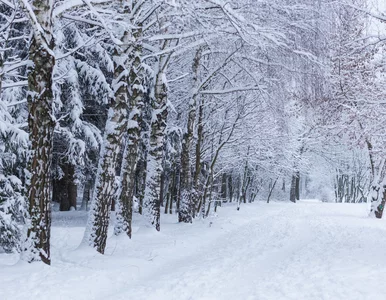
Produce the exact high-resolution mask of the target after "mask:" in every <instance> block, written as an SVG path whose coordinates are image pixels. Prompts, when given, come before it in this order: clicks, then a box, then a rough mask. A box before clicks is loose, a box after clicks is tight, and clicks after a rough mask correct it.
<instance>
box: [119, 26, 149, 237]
mask: <svg viewBox="0 0 386 300" xmlns="http://www.w3.org/2000/svg"><path fill="white" fill-rule="evenodd" d="M140 33H141V32H140V30H138V31H136V32H135V33H134V37H135V38H136V39H138V38H139V35H140ZM141 53H142V45H141V44H140V43H136V44H135V46H133V49H132V58H131V59H132V65H131V69H130V72H129V82H130V88H129V93H130V95H129V96H130V98H129V111H130V114H129V121H128V128H127V143H126V148H125V152H124V155H123V162H122V169H121V180H122V182H121V189H120V194H119V198H118V201H119V211H118V220H117V225H116V227H115V234H116V235H119V234H120V233H122V232H125V233H126V234H127V235H128V236H129V237H130V238H131V220H132V213H133V208H132V207H133V197H134V188H135V173H136V167H137V160H138V151H139V149H138V148H139V140H140V138H141V137H140V133H141V131H140V128H139V117H140V114H141V109H142V107H143V96H144V78H143V74H144V70H143V66H142V61H141Z"/></svg>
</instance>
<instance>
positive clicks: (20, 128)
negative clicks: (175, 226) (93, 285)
mask: <svg viewBox="0 0 386 300" xmlns="http://www.w3.org/2000/svg"><path fill="white" fill-rule="evenodd" d="M385 19H386V18H384V15H383V14H381V13H377V12H375V11H373V10H370V9H369V8H368V7H367V6H366V5H365V3H363V1H359V0H346V1H343V0H342V1H328V0H287V1H282V0H270V1H268V0H266V1H265V0H263V1H251V0H241V1H237V2H235V3H231V2H226V1H222V0H199V1H193V2H192V3H191V2H190V1H183V0H175V1H173V0H106V1H99V0H95V1H94V0H72V1H58V0H45V1H42V0H19V1H16V0H15V1H9V0H0V97H1V101H0V230H1V231H0V246H1V247H2V248H3V249H5V250H6V251H13V250H17V251H21V252H22V253H23V256H22V257H23V258H24V259H25V260H27V261H29V262H32V261H40V260H41V261H43V262H45V263H47V264H50V226H51V209H52V205H53V203H58V205H59V208H60V210H62V211H67V210H72V209H88V210H89V219H88V224H87V229H86V232H85V235H84V240H83V243H85V244H87V245H90V246H91V247H93V248H95V249H96V250H97V251H98V252H100V253H102V254H103V253H104V250H105V247H106V240H107V231H108V228H109V226H110V225H111V224H110V215H111V211H112V210H113V211H114V212H115V214H116V222H115V224H113V225H114V233H115V234H116V235H121V234H123V235H127V236H128V237H131V234H132V216H133V213H139V214H142V215H143V216H144V217H145V218H146V219H147V220H148V222H149V224H151V225H152V226H153V227H154V228H155V229H156V230H158V231H159V230H161V223H160V218H161V214H162V213H166V214H168V213H170V214H172V213H176V218H178V221H179V222H185V223H191V222H193V220H194V219H195V218H206V217H208V216H209V214H210V213H211V212H213V211H216V210H217V207H218V206H221V205H222V204H223V203H226V202H228V203H230V202H234V203H237V207H238V209H239V208H240V205H241V203H247V202H253V201H255V200H256V199H262V200H265V201H267V202H269V201H270V199H271V197H273V196H275V198H279V199H285V200H287V199H288V200H291V201H293V202H296V201H297V200H299V198H300V197H301V195H304V196H306V195H311V196H312V195H315V193H316V192H317V196H318V197H322V199H323V200H326V201H336V202H363V201H366V199H367V198H368V197H369V199H370V200H371V201H372V203H373V204H372V213H373V214H375V215H376V216H378V217H381V216H382V212H383V207H384V204H385V200H386V197H385V196H384V195H386V182H385V180H386V179H385V168H386V166H385V158H384V157H385V155H384V151H385V150H384V147H383V145H384V137H385V136H386V135H385V132H384V130H385V129H384V128H385V127H384V126H383V122H384V115H385V111H384V110H385V102H384V99H385V90H384V86H385V70H384V68H385V66H386V63H385V62H386V61H385V60H386V56H385V53H384V50H385V44H384V39H383V37H382V36H379V35H377V34H373V33H371V34H369V29H368V24H369V20H372V22H379V24H380V26H382V24H383V22H385ZM377 24H378V23H377ZM315 170H316V171H315ZM323 174H324V175H323ZM326 186H332V187H334V189H331V190H328V188H325V187H326ZM23 224H24V226H22V225H23ZM22 227H24V228H26V230H24V231H23V230H21V229H20V228H22Z"/></svg>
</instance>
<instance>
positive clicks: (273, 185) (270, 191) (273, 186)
mask: <svg viewBox="0 0 386 300" xmlns="http://www.w3.org/2000/svg"><path fill="white" fill-rule="evenodd" d="M278 179H279V177H277V178H276V179H275V181H274V182H273V184H272V186H271V188H270V190H269V194H268V198H267V203H269V199H270V198H271V195H272V192H273V189H274V188H275V185H276V182H277V180H278Z"/></svg>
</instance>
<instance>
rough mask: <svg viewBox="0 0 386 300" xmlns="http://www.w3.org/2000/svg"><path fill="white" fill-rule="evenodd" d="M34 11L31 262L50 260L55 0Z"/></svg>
mask: <svg viewBox="0 0 386 300" xmlns="http://www.w3.org/2000/svg"><path fill="white" fill-rule="evenodd" d="M31 7H32V10H33V13H32V12H30V11H27V10H26V14H27V16H29V18H30V20H31V24H32V28H33V33H34V37H33V39H32V43H31V46H30V59H31V61H32V62H33V63H34V67H33V70H32V72H30V73H29V75H28V89H29V93H28V96H27V102H28V111H29V114H28V128H29V133H30V134H29V139H30V161H29V164H28V171H29V173H30V182H29V185H28V199H29V215H30V219H31V220H30V225H29V228H28V231H27V245H26V246H27V247H26V249H25V250H24V251H25V253H24V254H25V256H24V257H25V258H26V260H28V261H29V262H32V261H39V260H41V261H43V262H44V263H46V264H48V265H49V264H50V263H51V256H50V235H51V202H50V199H51V163H52V147H53V132H54V127H55V122H54V120H53V117H52V116H53V111H52V109H53V92H52V74H53V69H54V66H55V57H54V53H53V51H52V49H53V47H54V39H53V37H52V15H51V14H52V9H53V7H52V2H51V1H43V0H34V1H33V2H32V5H31Z"/></svg>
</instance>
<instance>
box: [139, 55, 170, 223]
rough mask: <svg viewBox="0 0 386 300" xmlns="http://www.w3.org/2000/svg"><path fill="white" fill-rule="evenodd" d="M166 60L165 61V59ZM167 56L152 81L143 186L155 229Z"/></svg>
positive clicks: (164, 111)
mask: <svg viewBox="0 0 386 300" xmlns="http://www.w3.org/2000/svg"><path fill="white" fill-rule="evenodd" d="M165 60H166V61H165ZM167 60H168V59H167V58H166V57H164V56H161V57H160V58H159V61H158V70H157V71H156V77H155V82H154V99H153V101H152V110H153V116H152V122H151V128H150V143H149V153H148V161H147V178H146V187H145V199H144V201H145V207H146V209H147V217H148V219H149V221H150V223H151V224H152V226H154V228H155V229H156V230H157V231H160V230H161V225H160V217H161V215H160V210H161V207H160V191H161V173H162V159H163V153H164V140H165V128H166V121H167V116H168V109H167V85H166V82H165V77H166V76H165V71H166V70H165V68H166V65H167Z"/></svg>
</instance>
